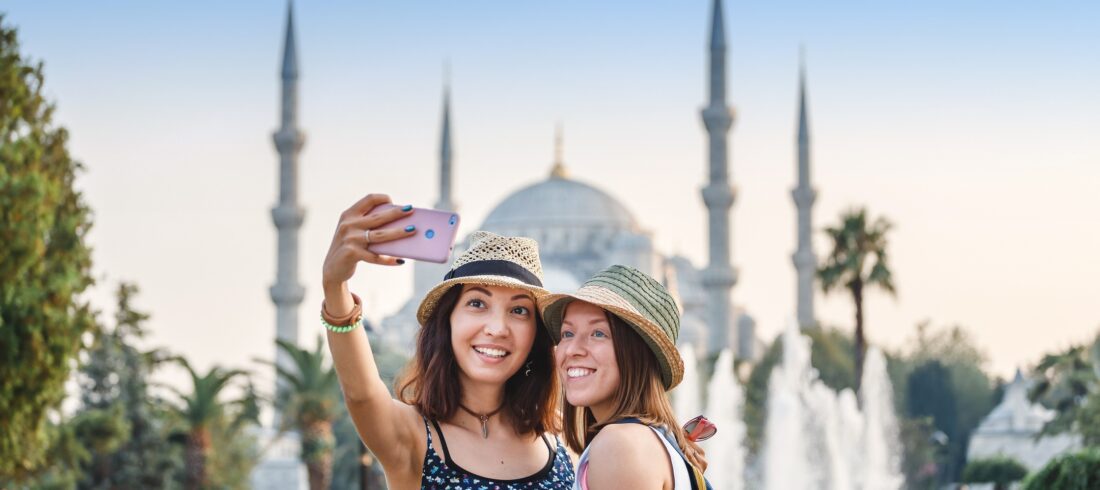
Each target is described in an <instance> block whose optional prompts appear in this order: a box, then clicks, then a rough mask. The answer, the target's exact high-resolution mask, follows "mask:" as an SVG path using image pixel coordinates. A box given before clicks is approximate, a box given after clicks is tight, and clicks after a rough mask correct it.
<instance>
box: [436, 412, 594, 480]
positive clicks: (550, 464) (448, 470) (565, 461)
mask: <svg viewBox="0 0 1100 490" xmlns="http://www.w3.org/2000/svg"><path fill="white" fill-rule="evenodd" d="M432 426H434V427H435V433H436V434H439V445H440V446H441V447H442V448H443V457H440V455H439V453H437V452H436V451H435V447H434V446H432V432H431V431H430V430H428V421H427V419H425V420H424V432H426V433H427V434H428V450H427V452H425V454H424V470H423V473H422V476H421V477H420V488H422V489H425V490H527V489H538V490H551V489H566V490H567V489H571V488H573V480H574V476H573V463H572V462H571V461H570V460H569V454H568V453H566V452H565V446H563V445H562V443H561V440H560V439H558V438H556V437H555V438H554V439H555V440H556V441H557V448H556V449H554V448H551V447H550V442H549V441H547V440H546V436H545V435H543V437H542V442H544V443H546V448H547V449H549V450H550V457H549V458H547V461H546V466H544V467H543V468H542V469H541V470H539V471H538V472H536V473H535V474H533V475H530V476H527V477H525V478H519V479H516V480H498V479H494V478H486V477H484V476H481V475H476V474H474V473H471V472H469V471H466V470H465V469H463V468H462V467H461V466H459V465H457V464H455V463H454V461H452V460H451V454H450V452H449V451H447V439H446V438H445V437H443V431H441V430H439V424H438V423H436V422H435V421H434V420H433V421H432Z"/></svg>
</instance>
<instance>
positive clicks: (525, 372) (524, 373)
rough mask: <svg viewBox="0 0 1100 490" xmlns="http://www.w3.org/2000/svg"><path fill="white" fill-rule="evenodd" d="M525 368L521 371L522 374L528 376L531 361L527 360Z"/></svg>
mask: <svg viewBox="0 0 1100 490" xmlns="http://www.w3.org/2000/svg"><path fill="white" fill-rule="evenodd" d="M526 368H527V370H526V371H524V372H523V375H524V376H530V375H531V361H527V366H526Z"/></svg>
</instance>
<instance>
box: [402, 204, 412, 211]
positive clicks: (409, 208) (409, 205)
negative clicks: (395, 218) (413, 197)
mask: <svg viewBox="0 0 1100 490" xmlns="http://www.w3.org/2000/svg"><path fill="white" fill-rule="evenodd" d="M412 209H413V205H412V204H406V205H405V207H403V208H401V210H402V211H405V212H409V211H412Z"/></svg>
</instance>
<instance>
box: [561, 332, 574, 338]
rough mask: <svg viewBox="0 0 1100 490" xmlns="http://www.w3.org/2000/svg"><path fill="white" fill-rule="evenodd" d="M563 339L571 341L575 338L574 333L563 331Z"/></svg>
mask: <svg viewBox="0 0 1100 490" xmlns="http://www.w3.org/2000/svg"><path fill="white" fill-rule="evenodd" d="M561 338H563V339H571V338H573V332H570V331H568V330H562V332H561Z"/></svg>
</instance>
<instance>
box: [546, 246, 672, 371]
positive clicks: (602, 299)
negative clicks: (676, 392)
mask: <svg viewBox="0 0 1100 490" xmlns="http://www.w3.org/2000/svg"><path fill="white" fill-rule="evenodd" d="M576 300H581V301H584V302H587V303H592V304H594V305H596V306H599V307H600V308H603V309H604V310H605V311H608V312H610V313H611V314H613V315H615V316H617V317H619V318H621V319H622V320H623V321H625V322H626V323H627V324H628V325H630V326H631V327H632V328H633V329H634V331H635V332H638V335H640V336H641V337H642V340H645V343H646V345H648V346H649V348H650V349H651V350H653V353H654V354H656V355H657V362H658V363H659V364H660V365H661V381H663V382H664V385H665V390H671V389H672V388H673V387H675V386H676V385H678V384H680V380H681V379H683V377H684V361H683V359H681V358H680V352H679V351H677V350H676V338H677V337H678V336H679V335H680V309H679V307H677V306H676V300H675V299H673V298H672V295H671V294H669V292H668V290H667V289H665V287H664V286H662V285H661V283H659V282H657V281H656V280H655V279H653V278H652V277H649V276H647V275H646V274H644V273H642V272H641V271H639V270H637V269H634V268H632V267H627V266H625V265H613V266H611V267H608V268H606V269H604V270H602V271H600V272H598V273H596V275H595V276H592V278H591V279H589V280H588V281H585V283H584V285H583V286H581V288H580V289H579V290H577V292H575V293H567V294H550V295H547V296H545V297H543V298H540V299H539V305H540V306H541V308H542V318H543V320H544V321H545V322H546V326H547V328H549V329H550V336H551V337H553V339H554V342H555V343H557V342H558V341H559V340H560V339H561V323H562V319H563V317H564V316H565V307H566V306H568V305H569V303H572V302H573V301H576Z"/></svg>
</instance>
